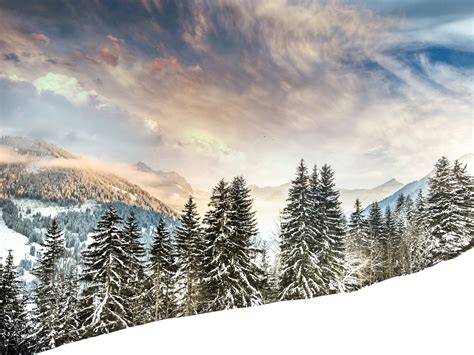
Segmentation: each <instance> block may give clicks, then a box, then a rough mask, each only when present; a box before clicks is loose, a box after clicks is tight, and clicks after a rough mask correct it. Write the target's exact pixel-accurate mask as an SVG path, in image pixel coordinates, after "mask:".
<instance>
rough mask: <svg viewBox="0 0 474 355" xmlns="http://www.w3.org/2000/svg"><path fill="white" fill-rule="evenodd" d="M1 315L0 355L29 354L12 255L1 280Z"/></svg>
mask: <svg viewBox="0 0 474 355" xmlns="http://www.w3.org/2000/svg"><path fill="white" fill-rule="evenodd" d="M0 289H1V296H2V299H1V302H0V304H1V308H0V310H1V312H2V313H1V315H0V319H1V320H2V322H1V323H0V340H1V341H0V353H1V354H5V355H7V354H26V353H30V349H29V344H28V339H27V330H28V324H27V319H26V311H25V298H24V297H23V296H22V288H21V284H20V281H19V280H18V275H17V272H16V270H15V265H14V263H13V254H12V252H11V250H9V251H8V256H7V259H6V262H5V267H4V268H3V272H2V278H1V286H0Z"/></svg>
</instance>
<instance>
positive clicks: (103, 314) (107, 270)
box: [81, 207, 131, 336]
mask: <svg viewBox="0 0 474 355" xmlns="http://www.w3.org/2000/svg"><path fill="white" fill-rule="evenodd" d="M121 223H122V219H121V218H120V216H119V215H118V214H117V211H116V210H115V209H114V208H113V207H110V208H109V209H108V210H107V211H106V213H105V214H104V215H103V216H102V218H101V219H100V221H99V222H98V223H97V227H96V228H95V230H94V232H93V233H92V234H91V238H92V242H91V243H90V244H89V245H88V246H87V248H86V250H85V251H84V252H83V253H82V257H83V262H84V269H83V272H82V283H83V292H82V296H81V319H82V325H83V327H84V331H85V336H94V335H99V334H103V333H109V332H111V331H115V330H118V329H122V328H125V327H127V326H129V324H130V323H131V322H130V319H128V311H127V309H126V308H125V304H126V300H125V299H124V290H125V289H126V286H127V281H128V280H129V279H130V272H129V265H127V263H126V262H127V260H129V256H128V253H129V251H127V250H126V247H127V245H126V244H125V243H124V240H123V238H122V233H121V230H120V227H119V226H120V224H121Z"/></svg>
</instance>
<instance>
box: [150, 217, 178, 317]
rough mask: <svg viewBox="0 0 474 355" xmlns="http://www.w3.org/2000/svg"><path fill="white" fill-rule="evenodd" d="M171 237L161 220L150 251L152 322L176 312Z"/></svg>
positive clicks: (174, 265)
mask: <svg viewBox="0 0 474 355" xmlns="http://www.w3.org/2000/svg"><path fill="white" fill-rule="evenodd" d="M173 249H174V248H173V245H172V242H171V235H170V233H169V231H168V229H167V228H166V226H165V222H164V221H163V219H161V220H160V223H159V224H158V227H157V228H156V231H155V234H154V236H153V242H152V245H151V250H150V266H149V267H150V283H151V288H150V289H149V292H148V299H149V300H150V303H151V307H150V311H151V320H153V321H156V320H161V319H166V318H170V317H172V316H173V312H174V308H175V306H174V282H173V281H174V280H173V277H174V274H175V271H176V269H175V267H176V264H175V259H174V250H173Z"/></svg>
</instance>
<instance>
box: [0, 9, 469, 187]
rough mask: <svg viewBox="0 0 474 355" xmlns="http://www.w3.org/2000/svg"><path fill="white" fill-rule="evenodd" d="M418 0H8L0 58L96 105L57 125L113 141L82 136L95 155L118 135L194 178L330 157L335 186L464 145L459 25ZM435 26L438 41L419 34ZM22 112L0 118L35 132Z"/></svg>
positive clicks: (402, 171)
mask: <svg viewBox="0 0 474 355" xmlns="http://www.w3.org/2000/svg"><path fill="white" fill-rule="evenodd" d="M423 1H424V0H423ZM423 1H422V0H417V1H414V2H411V1H410V2H408V1H401V2H398V3H397V4H398V5H397V6H394V5H393V2H383V3H381V4H382V5H379V4H380V3H377V4H376V3H371V2H370V1H368V4H369V6H372V7H364V6H362V5H354V4H353V3H351V4H349V3H348V2H346V1H284V0H276V1H275V0H272V1H270V0H268V1H258V2H254V1H234V0H219V1H173V2H168V1H141V2H136V1H123V2H122V3H121V6H116V7H110V6H108V4H107V3H104V2H90V3H87V4H84V3H81V4H76V3H69V4H68V5H67V6H66V5H64V6H57V7H54V8H52V7H48V6H47V5H38V4H37V3H35V2H31V3H29V2H28V1H27V2H25V3H23V2H22V4H16V3H15V4H14V3H13V2H12V3H8V4H7V5H6V6H5V12H4V13H3V15H0V16H1V19H2V21H1V22H0V23H1V24H0V30H2V31H0V32H1V33H2V35H0V36H1V37H0V41H1V42H0V51H1V53H2V55H3V56H5V55H7V54H8V53H16V54H18V55H21V56H20V57H19V62H15V61H14V60H9V61H8V60H7V61H4V62H5V66H4V68H2V71H3V72H4V73H3V74H4V76H6V77H9V78H12V77H13V76H16V77H21V78H23V80H25V81H26V82H29V83H36V85H35V86H36V87H37V88H39V89H40V90H49V91H52V92H54V93H55V94H58V95H62V96H64V97H65V98H67V99H68V100H69V101H71V102H72V103H74V104H75V105H76V106H77V105H78V104H80V105H85V106H87V107H89V108H88V109H90V110H93V112H96V113H97V112H98V114H97V115H98V116H97V117H101V119H98V120H97V122H94V121H93V120H87V124H89V125H91V127H90V128H87V129H83V128H79V126H75V127H76V129H77V132H72V131H71V129H68V127H69V126H68V125H69V119H67V118H64V119H63V120H62V121H61V120H59V119H58V121H57V123H58V125H60V126H61V125H62V127H64V128H61V129H64V130H65V131H67V132H68V134H71V135H75V136H77V137H84V136H87V135H89V134H90V137H95V138H94V139H97V140H98V141H100V140H104V141H107V142H110V146H107V145H101V146H100V147H99V145H98V144H97V145H93V146H94V147H97V149H99V150H102V151H103V153H102V154H107V155H108V156H110V157H112V156H113V157H115V158H116V159H124V152H123V150H124V149H121V148H118V145H117V144H118V143H116V142H122V144H121V146H123V147H125V146H127V145H128V146H129V147H131V148H130V152H128V153H127V154H126V157H127V159H136V160H141V159H142V158H140V155H145V156H147V157H149V159H150V161H151V163H152V164H154V165H155V166H161V167H163V168H166V169H173V170H178V171H181V172H183V174H185V175H187V176H190V177H192V179H194V181H195V182H196V184H198V185H200V186H209V184H211V183H213V181H210V180H209V177H210V176H226V175H235V174H238V173H244V174H246V175H247V176H248V177H249V180H250V181H253V182H257V183H267V184H270V183H279V182H284V181H286V180H287V179H288V178H289V176H290V175H291V174H292V169H288V166H291V165H293V164H294V162H295V161H297V160H298V159H299V157H301V156H305V157H307V158H308V159H310V160H313V161H316V162H323V161H328V162H330V163H333V164H334V165H335V167H336V169H337V171H338V179H340V180H339V183H340V184H341V185H364V186H367V185H371V184H376V183H379V182H383V180H385V179H386V178H387V177H389V176H387V175H391V176H395V177H398V178H400V179H403V180H409V179H412V178H416V177H418V173H419V170H420V169H429V167H430V166H431V164H432V163H433V160H435V159H436V158H437V156H438V155H439V154H449V155H453V157H456V155H457V154H459V155H461V154H462V153H464V151H463V150H466V146H469V145H470V144H471V142H472V129H471V126H472V123H471V117H472V110H473V105H472V93H473V86H472V82H471V80H470V77H472V74H473V73H472V70H473V66H472V64H469V63H472V58H473V52H472V49H470V48H469V47H466V46H465V43H466V41H463V40H459V38H460V37H459V36H461V35H462V31H461V32H460V33H461V34H460V33H457V34H456V39H454V37H450V35H449V34H450V33H453V31H452V30H449V28H447V27H446V26H449V23H448V22H446V21H445V17H443V16H441V15H440V14H441V12H442V11H441V10H442V9H444V8H445V5H443V3H442V2H438V1H437V2H435V3H431V5H429V6H428V5H426V3H425V2H423ZM461 2H462V1H461ZM461 5H462V4H460V5H457V3H456V2H455V3H453V4H450V8H449V9H448V10H449V13H450V16H451V19H453V21H455V22H458V21H464V20H465V19H466V18H468V17H469V16H467V17H466V16H465V15H463V14H462V12H463V11H462V9H464V12H465V7H463V6H461ZM443 11H444V10H443ZM91 14H93V16H92V15H91ZM36 15H38V16H36ZM39 18H40V19H41V20H39ZM414 19H418V20H419V21H418V25H417V26H415V25H414V24H415V23H416V21H415V20H414ZM428 20H429V21H428ZM117 24H120V26H117ZM443 26H444V27H443ZM434 28H436V31H441V29H442V28H443V29H442V31H444V32H443V33H445V34H446V36H445V37H443V43H442V44H437V43H436V39H435V38H434V37H433V36H431V38H430V39H429V40H428V39H427V38H428V37H429V36H430V33H431V31H433V29H434ZM437 33H441V32H437ZM33 34H35V36H33ZM40 34H41V35H43V36H44V38H43V37H42V36H39V35H40ZM36 35H37V36H36ZM46 38H47V40H46ZM2 43H3V44H2ZM4 58H5V57H4ZM462 58H464V59H462ZM101 63H102V65H101ZM48 75H49V76H50V77H48ZM51 75H53V76H55V77H54V78H53V77H51ZM58 78H61V80H59V79H58ZM53 79H54V80H53ZM56 79H58V80H57V83H56V84H54V85H53V84H52V83H54V82H55V81H56ZM38 80H39V83H40V84H41V85H39V86H38ZM74 80H75V81H74ZM43 84H44V85H43ZM52 85H53V86H54V88H53V87H52ZM48 87H49V89H48ZM35 95H36V94H35ZM91 97H92V98H93V99H92V100H91ZM33 101H34V100H33ZM86 101H87V102H86ZM38 105H39V104H38ZM27 107H28V106H27ZM31 110H32V111H31V112H28V113H27V114H28V115H31V117H34V118H31V120H33V121H36V122H38V124H39V123H40V122H41V120H42V118H41V117H39V113H38V112H42V111H41V110H36V112H35V111H34V110H33V109H31ZM56 110H58V113H57V115H58V116H60V115H62V116H64V114H65V113H66V114H67V115H71V116H72V117H83V116H82V115H83V111H82V110H84V108H81V107H75V108H70V107H68V108H67V109H66V108H65V106H64V105H59V106H57V107H56ZM60 110H65V111H64V112H62V113H59V111H60ZM72 112H73V113H72ZM96 113H94V114H96ZM105 117H107V118H105ZM112 117H113V118H112ZM102 118H103V119H102ZM110 119H112V120H113V122H114V129H112V130H111V131H110V132H108V131H107V130H106V129H103V127H104V126H105V122H110V121H107V120H110ZM4 120H5V119H4ZM78 120H79V119H78ZM24 122H25V120H19V121H18V122H17V123H13V121H12V120H9V121H8V124H9V125H10V129H13V128H15V129H17V131H18V132H20V133H21V131H22V130H23V131H24V132H27V133H29V134H32V132H31V130H30V127H28V126H27V125H25V123H24ZM2 123H3V122H2ZM22 125H25V126H22ZM5 127H6V126H5ZM130 127H133V129H130V130H129V132H130V133H129V135H127V134H125V131H126V130H127V128H130ZM435 129H436V130H441V131H443V132H444V133H445V138H444V139H442V140H441V141H440V140H439V139H437V136H436V135H437V134H439V131H435ZM193 132H194V133H193ZM437 132H438V133H437ZM112 134H114V135H115V137H111V135H112ZM139 137H154V138H147V139H145V140H142V141H140V138H139ZM438 138H439V137H438ZM80 141H82V142H83V143H82V144H83V145H82V146H81V144H80V143H77V145H76V147H77V148H80V149H83V150H84V151H87V152H88V153H90V149H91V146H90V144H89V143H85V142H86V141H85V140H84V139H83V138H81V140H79V139H77V142H80ZM58 143H59V142H58ZM378 147H381V150H377V149H378ZM105 151H106V152H107V153H104V152H105ZM370 152H379V153H378V156H377V157H375V158H374V154H372V153H370ZM275 157H278V158H275ZM236 162H238V164H237V163H236ZM374 162H376V167H374ZM203 167H205V169H203ZM415 170H416V171H415ZM269 172H271V173H269ZM357 177H359V178H357Z"/></svg>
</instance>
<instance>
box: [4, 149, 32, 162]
mask: <svg viewBox="0 0 474 355" xmlns="http://www.w3.org/2000/svg"><path fill="white" fill-rule="evenodd" d="M28 161H30V159H29V158H28V157H25V156H24V155H20V154H18V153H17V152H15V151H14V150H13V149H12V148H11V147H7V146H0V164H13V163H24V162H28Z"/></svg>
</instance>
